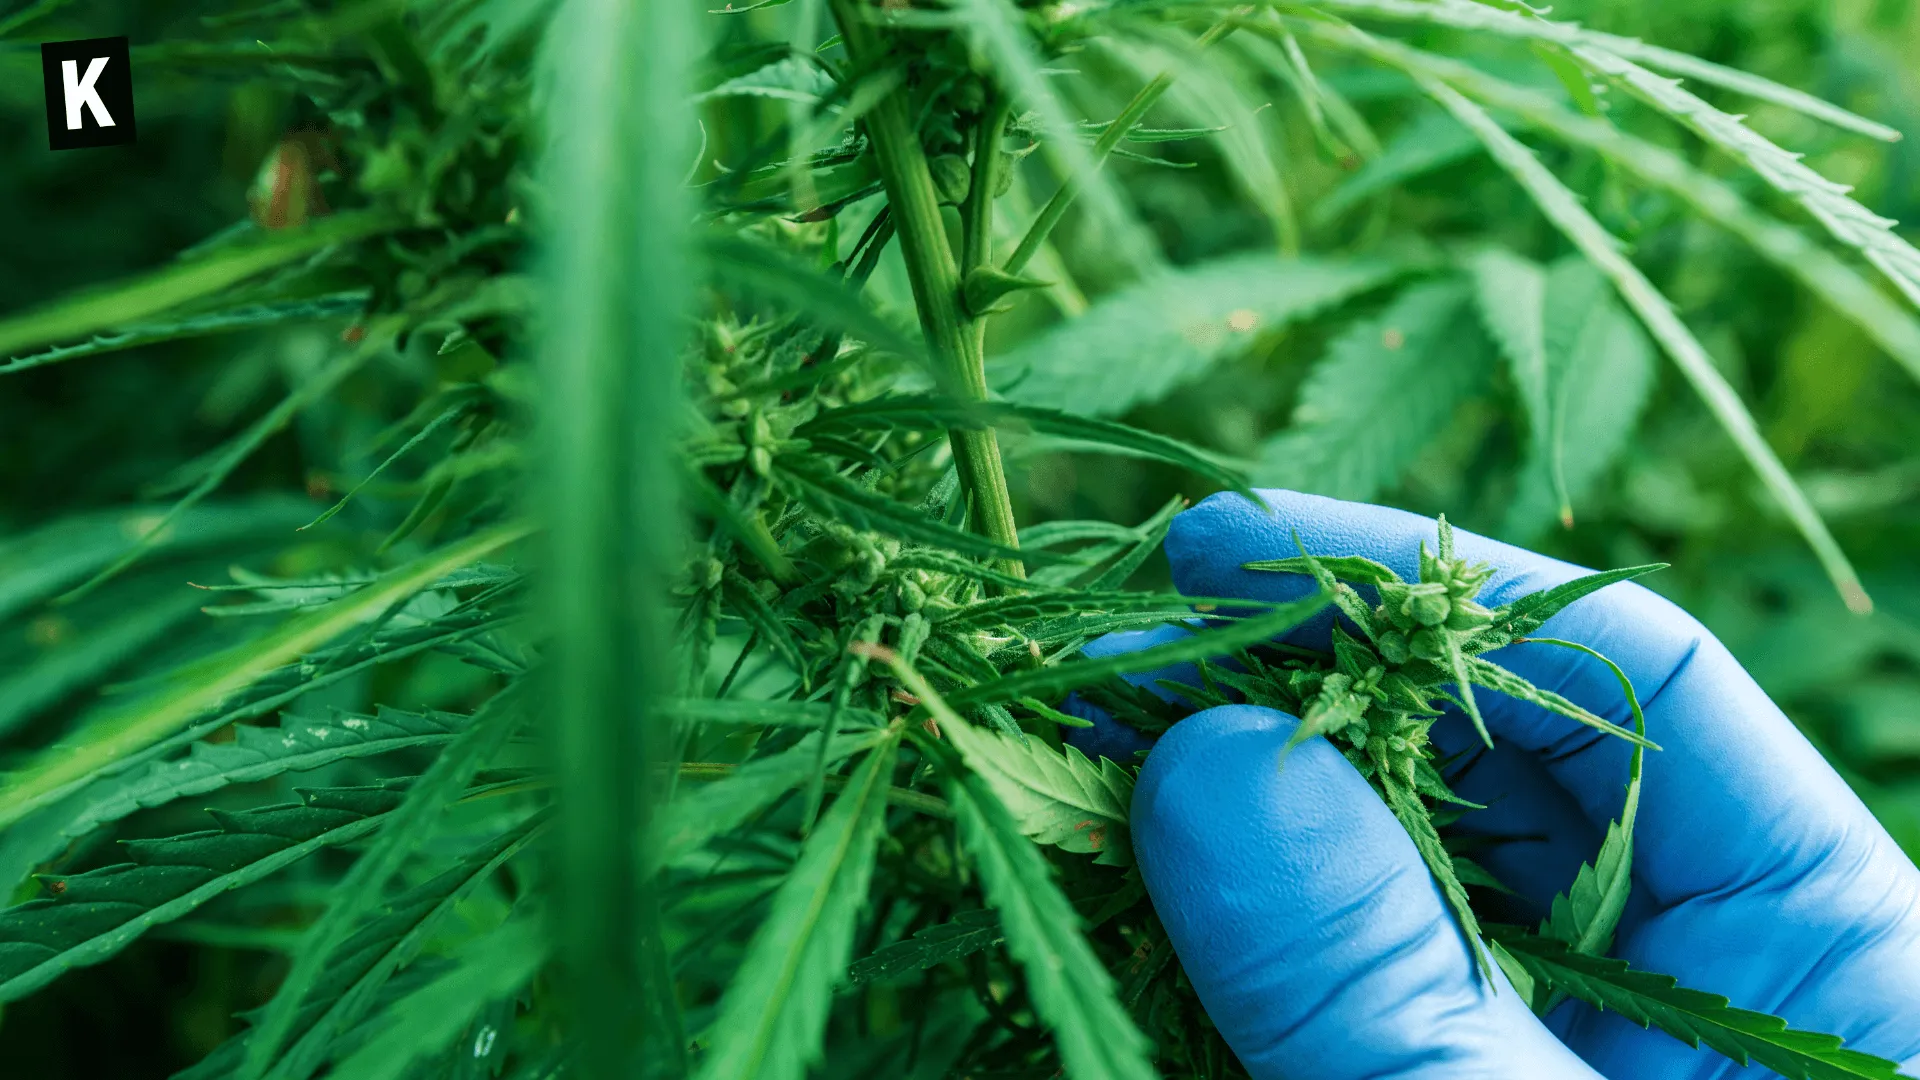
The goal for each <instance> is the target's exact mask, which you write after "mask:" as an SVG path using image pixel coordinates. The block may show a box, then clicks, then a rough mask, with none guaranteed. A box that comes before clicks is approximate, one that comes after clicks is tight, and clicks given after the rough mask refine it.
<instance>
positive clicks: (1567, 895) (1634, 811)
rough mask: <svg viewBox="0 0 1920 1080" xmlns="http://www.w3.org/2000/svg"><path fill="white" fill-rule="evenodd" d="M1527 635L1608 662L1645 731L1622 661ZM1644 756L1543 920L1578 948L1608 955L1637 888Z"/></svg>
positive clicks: (1636, 755)
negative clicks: (1596, 841) (1593, 847)
mask: <svg viewBox="0 0 1920 1080" xmlns="http://www.w3.org/2000/svg"><path fill="white" fill-rule="evenodd" d="M1527 640H1528V641H1532V642H1538V643H1540V644H1543V645H1557V646H1559V647H1561V648H1563V649H1573V650H1574V651H1576V652H1581V653H1585V654H1586V655H1588V656H1591V657H1593V658H1594V659H1596V660H1598V661H1600V662H1601V663H1603V664H1605V665H1607V669H1608V670H1610V671H1612V672H1613V677H1614V679H1615V681H1617V682H1618V683H1619V684H1620V692H1621V693H1623V694H1625V695H1626V698H1627V705H1628V706H1629V707H1630V708H1632V710H1633V730H1634V731H1635V732H1636V733H1637V734H1640V735H1645V734H1646V733H1647V717H1646V714H1645V713H1644V712H1642V711H1641V709H1640V695H1638V694H1637V693H1635V692H1634V689H1633V681H1632V680H1631V679H1628V678H1627V673H1626V672H1624V671H1621V670H1620V665H1618V664H1616V663H1614V662H1613V661H1612V660H1609V659H1607V658H1606V657H1605V656H1602V655H1601V654H1600V653H1598V652H1596V651H1594V650H1593V649H1591V648H1588V647H1587V646H1585V645H1581V644H1579V643H1578V642H1572V641H1561V640H1559V639H1558V638H1528V639H1527ZM1645 756H1646V750H1645V748H1643V747H1639V746H1636V747H1634V748H1633V758H1632V762H1631V764H1629V765H1628V767H1627V800H1626V804H1625V806H1624V807H1623V808H1622V809H1621V811H1620V817H1619V819H1618V820H1616V821H1609V822H1608V823H1607V835H1606V838H1605V839H1604V840H1602V841H1601V843H1600V853H1599V854H1598V855H1597V856H1595V857H1594V860H1593V862H1591V863H1581V864H1580V870H1579V872H1578V873H1576V874H1575V875H1574V879H1573V885H1572V886H1571V887H1569V888H1568V889H1567V891H1566V892H1564V893H1561V894H1559V895H1558V896H1555V897H1554V898H1553V905H1552V910H1551V913H1550V914H1549V915H1548V917H1547V919H1546V921H1545V922H1544V923H1542V924H1541V927H1540V932H1541V933H1542V934H1544V935H1546V936H1548V937H1552V938H1558V939H1560V940H1561V941H1564V942H1566V943H1567V944H1568V945H1569V946H1571V947H1572V948H1573V950H1574V951H1575V952H1581V953H1588V954H1590V955H1593V956H1604V955H1606V952H1607V950H1608V949H1609V948H1611V947H1612V946H1613V932H1614V929H1615V928H1616V927H1618V926H1619V925H1620V916H1621V913H1623V912H1624V911H1626V909H1627V894H1628V892H1629V891H1631V890H1632V888H1633V881H1632V874H1633V824H1634V820H1635V819H1636V818H1637V817H1638V816H1639V813H1640V767H1641V764H1642V759H1643V758H1644V757H1645ZM1544 1011H1545V1010H1544V1009H1543V1010H1542V1012H1543V1013H1544Z"/></svg>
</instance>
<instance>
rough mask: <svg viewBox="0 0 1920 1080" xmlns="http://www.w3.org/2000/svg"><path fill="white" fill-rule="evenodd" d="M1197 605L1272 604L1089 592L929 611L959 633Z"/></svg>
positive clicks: (1188, 613) (938, 621) (947, 628)
mask: <svg viewBox="0 0 1920 1080" xmlns="http://www.w3.org/2000/svg"><path fill="white" fill-rule="evenodd" d="M1195 604H1203V605H1204V604H1212V605H1216V606H1221V607H1230V606H1239V607H1246V606H1249V605H1252V606H1253V607H1254V608H1256V609H1258V608H1265V607H1268V606H1270V605H1268V604H1265V603H1263V602H1261V601H1257V600H1255V601H1249V600H1239V599H1223V598H1217V597H1206V596H1182V595H1180V594H1179V593H1147V592H1094V591H1087V592H1063V593H1041V594H1031V593H1030V594H1028V595H1025V596H996V597H992V598H991V599H987V600H981V601H978V602H976V603H972V604H968V605H966V606H964V607H958V608H954V609H952V610H950V611H939V612H934V611H929V612H928V614H929V615H930V616H931V621H932V623H933V624H934V625H935V626H936V627H939V628H940V629H941V630H943V631H947V632H956V631H965V630H979V629H984V628H987V627H992V626H1020V625H1022V624H1025V623H1029V622H1032V621H1034V620H1036V619H1047V618H1059V617H1062V616H1068V615H1080V614H1086V615H1095V614H1099V615H1110V614H1117V613H1125V612H1132V611H1143V610H1144V611H1155V610H1161V609H1171V608H1179V609H1181V610H1182V612H1183V613H1184V614H1185V615H1186V617H1188V618H1192V617H1193V610H1192V605H1195Z"/></svg>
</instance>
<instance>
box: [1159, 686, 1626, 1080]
mask: <svg viewBox="0 0 1920 1080" xmlns="http://www.w3.org/2000/svg"><path fill="white" fill-rule="evenodd" d="M1297 724H1298V721H1297V720H1295V719H1294V718H1293V717H1291V716H1288V715H1286V714H1285V713H1281V712H1278V711H1275V710H1272V709H1263V708H1258V707H1255V706H1249V705H1229V706H1223V707H1220V708H1214V709H1207V710H1204V711H1202V712H1199V713H1195V714H1194V715H1193V716H1191V717H1188V718H1187V719H1185V720H1183V721H1181V722H1180V723H1179V724H1177V725H1175V726H1174V727H1173V729H1172V730H1170V731H1169V732H1168V733H1167V734H1166V735H1165V736H1164V737H1162V738H1161V740H1160V742H1159V744H1158V745H1156V746H1155V747H1154V750H1153V753H1152V754H1151V755H1150V756H1149V757H1148V759H1147V764H1146V767H1145V768H1144V769H1143V770H1142V772H1141V774H1140V780H1139V784H1138V786H1137V787H1136V788H1135V791H1134V797H1133V809H1132V818H1131V824H1130V828H1131V831H1132V833H1133V838H1134V850H1135V853H1136V855H1137V856H1138V858H1139V863H1140V872H1141V874H1142V876H1143V877H1144V878H1145V880H1146V884H1147V890H1148V893H1149V894H1150V895H1151V896H1152V898H1153V902H1154V908H1155V910H1156V911H1157V912H1158V913H1159V916H1160V919H1161V921H1162V923H1163V924H1164V925H1165V926H1166V928H1167V934H1168V936H1169V938H1170V939H1171V940H1172V942H1173V945H1174V950H1175V952H1176V953H1177V954H1178V955H1179V957H1180V962H1181V965H1182V966H1183V968H1184V970H1185V971H1186V974H1187V977H1188V978H1189V979H1190V980H1192V983H1193V986H1194V989H1195V991H1196V992H1197V993H1198V994H1199V996H1200V1000H1201V1002H1202V1004H1204V1005H1205V1006H1206V1009H1207V1015H1208V1016H1209V1017H1211V1018H1212V1020H1213V1022H1214V1023H1215V1024H1216V1025H1217V1026H1218V1027H1219V1029H1220V1032H1221V1034H1222V1035H1223V1036H1224V1037H1225V1038H1226V1040H1227V1043H1228V1045H1230V1046H1232V1047H1233V1049H1234V1052H1235V1053H1236V1054H1237V1055H1238V1056H1239V1058H1240V1060H1241V1062H1242V1063H1243V1064H1244V1065H1245V1066H1246V1067H1247V1069H1248V1071H1249V1072H1250V1073H1251V1074H1252V1075H1253V1076H1254V1077H1255V1080H1280V1078H1290V1077H1312V1078H1313V1080H1345V1078H1354V1080H1358V1078H1360V1077H1378V1076H1395V1077H1402V1078H1405V1080H1431V1078H1439V1077H1473V1078H1476V1080H1522V1078H1524V1080H1576V1078H1592V1077H1596V1076H1597V1074H1596V1073H1594V1072H1593V1071H1592V1070H1591V1069H1590V1068H1588V1067H1587V1066H1586V1065H1585V1064H1584V1063H1582V1062H1581V1061H1580V1059H1579V1058H1578V1057H1576V1056H1575V1055H1574V1054H1573V1053H1572V1052H1571V1051H1570V1050H1568V1049H1567V1048H1566V1046H1565V1045H1564V1044H1562V1043H1561V1042H1560V1041H1559V1040H1558V1039H1556V1038H1554V1037H1553V1036H1552V1035H1551V1034H1550V1033H1549V1032H1548V1031H1547V1030H1546V1028H1545V1027H1544V1026H1542V1025H1541V1023H1540V1022H1539V1021H1538V1020H1536V1019H1535V1018H1534V1016H1533V1014H1532V1013H1531V1012H1530V1011H1528V1009H1527V1007H1526V1004H1525V1003H1524V1002H1523V1001H1522V1000H1521V998H1520V995H1519V994H1518V993H1516V992H1515V991H1514V990H1513V988H1512V987H1511V986H1510V985H1508V984H1507V983H1506V981H1505V977H1504V976H1502V975H1500V974H1498V972H1497V970H1496V972H1495V975H1494V979H1495V982H1494V983H1489V982H1487V981H1486V980H1485V979H1483V978H1482V977H1481V976H1480V975H1478V974H1476V967H1475V964H1474V961H1473V959H1472V957H1471V954H1470V953H1469V950H1468V944H1467V941H1466V938H1465V936H1464V935H1463V934H1462V932H1461V931H1460V929H1459V926H1458V924H1457V923H1456V922H1455V921H1454V919H1453V917H1452V916H1451V915H1450V914H1449V913H1448V911H1447V909H1446V907H1445V905H1444V903H1443V901H1442V899H1441V896H1440V893H1439V890H1438V889H1437V888H1436V886H1435V885H1434V883H1433V879H1432V876H1431V875H1430V874H1429V873H1428V872H1427V868H1426V866H1425V864H1424V863H1422V862H1421V859H1420V855H1419V853H1418V851H1416V850H1415V848H1414V846H1413V842H1412V841H1411V840H1409V839H1408V838H1407V834H1406V831H1405V830H1404V829H1402V828H1401V826H1400V824H1399V822H1398V821H1396V820H1395V819H1394V817H1393V815H1392V813H1390V812H1389V811H1388V810H1387V808H1386V806H1385V805H1384V804H1383V803H1382V802H1381V801H1380V798H1379V796H1378V795H1376V794H1375V793H1374V792H1373V790H1372V789H1371V788H1370V787H1368V786H1367V783H1366V781H1365V780H1364V779H1362V778H1361V776H1360V774H1359V773H1358V772H1356V771H1354V768H1353V766H1352V765H1350V764H1349V763H1348V762H1347V761H1346V759H1345V758H1343V757H1341V756H1340V754H1339V752H1338V751H1336V750H1335V749H1334V748H1333V746H1332V745H1330V744H1328V743H1327V742H1325V741H1324V740H1320V739H1314V740H1310V741H1308V742H1306V743H1303V744H1301V745H1300V746H1297V747H1295V748H1294V749H1293V750H1292V751H1291V752H1290V753H1289V754H1288V756H1287V758H1286V762H1285V767H1284V768H1282V767H1281V760H1280V754H1281V751H1282V749H1283V748H1284V747H1285V746H1286V743H1287V739H1288V737H1289V736H1290V735H1291V734H1292V733H1293V730H1294V728H1295V727H1296V726H1297ZM1496 987H1497V989H1496Z"/></svg>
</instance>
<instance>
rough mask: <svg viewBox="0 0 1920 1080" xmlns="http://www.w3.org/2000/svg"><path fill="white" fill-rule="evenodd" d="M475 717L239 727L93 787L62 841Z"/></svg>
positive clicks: (439, 739) (405, 744)
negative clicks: (226, 737) (227, 735)
mask: <svg viewBox="0 0 1920 1080" xmlns="http://www.w3.org/2000/svg"><path fill="white" fill-rule="evenodd" d="M466 723H467V717H465V716H459V715H456V714H453V713H440V712H432V713H410V712H402V711H400V710H397V709H381V710H380V711H379V712H377V713H375V714H373V715H371V716H363V715H357V714H352V713H335V714H333V715H331V716H328V717H325V718H310V717H302V716H292V715H289V716H285V717H283V718H282V719H281V721H280V723H279V724H278V725H276V726H273V727H257V726H255V725H252V724H235V725H234V726H233V738H232V739H231V740H229V741H222V742H196V743H193V744H192V745H191V746H189V747H188V751H187V756H185V757H183V758H176V759H173V760H169V761H156V762H153V763H151V764H149V765H148V766H147V767H146V768H145V769H138V770H129V771H127V772H126V773H123V774H121V775H120V776H118V777H116V778H114V779H113V780H112V781H110V782H106V783H102V784H99V785H96V786H94V787H89V788H87V789H86V791H85V799H84V801H82V802H80V803H79V804H78V805H76V806H74V807H73V808H72V809H70V810H68V811H67V812H66V813H65V814H64V815H63V819H64V820H63V823H62V824H61V826H60V828H59V830H58V833H57V835H56V837H55V842H59V841H71V840H76V839H78V838H80V837H82V836H85V835H86V834H88V833H90V832H92V831H93V830H94V829H97V828H99V827H100V826H102V825H105V824H108V823H110V822H114V821H118V820H120V819H121V818H124V817H126V816H127V815H128V814H132V813H134V812H135V811H139V810H147V809H152V808H153V807H156V806H164V805H166V804H167V803H170V802H172V801H173V800H175V799H180V798H185V797H187V796H190V795H204V794H206V793H207V792H210V791H217V790H219V789H221V788H223V787H226V786H228V785H229V784H249V783H254V782H257V781H260V780H265V779H267V778H269V777H273V776H278V775H280V774H282V773H288V772H303V771H306V770H308V769H317V768H319V767H320V766H322V765H328V764H331V763H333V762H336V761H343V760H345V759H347V758H356V757H367V756H369V755H373V754H384V753H388V752H390V751H394V750H404V749H407V748H409V747H415V746H439V745H443V744H445V743H448V742H452V741H453V739H454V737H455V736H456V735H458V734H459V733H460V730H461V729H462V728H463V727H464V726H465V725H466Z"/></svg>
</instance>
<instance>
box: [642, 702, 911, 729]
mask: <svg viewBox="0 0 1920 1080" xmlns="http://www.w3.org/2000/svg"><path fill="white" fill-rule="evenodd" d="M655 708H657V709H658V710H659V712H660V714H661V715H662V716H667V717H671V718H673V719H674V720H676V721H678V722H679V723H681V724H720V725H722V726H725V727H761V726H768V727H799V728H818V727H819V726H820V722H821V721H822V720H824V719H825V718H826V715H827V711H828V707H827V706H826V705H823V704H821V703H819V702H814V701H752V700H747V699H741V698H726V699H714V698H661V699H659V701H658V702H657V703H656V704H655ZM881 722H882V717H880V716H879V715H878V714H877V713H874V712H871V711H869V710H866V709H843V710H841V712H840V723H841V725H842V726H845V725H847V724H850V723H851V724H862V725H867V726H873V725H876V724H879V723H881Z"/></svg>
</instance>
